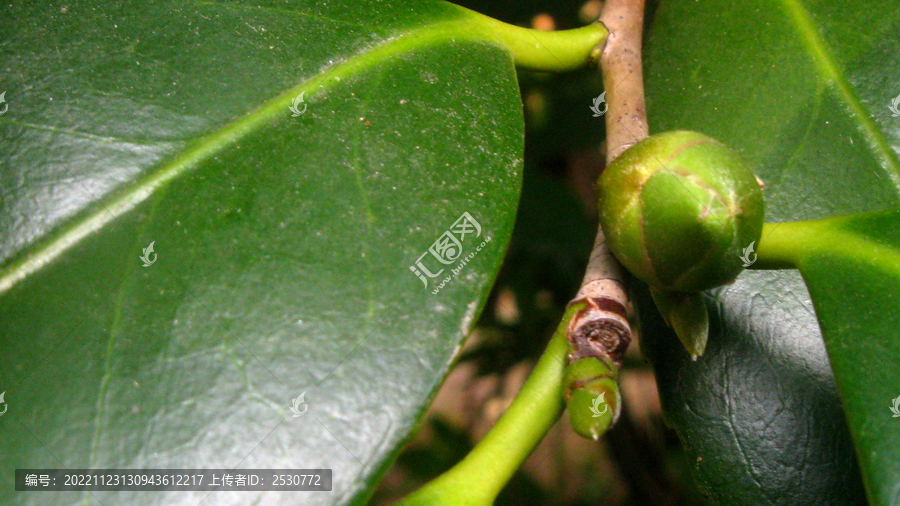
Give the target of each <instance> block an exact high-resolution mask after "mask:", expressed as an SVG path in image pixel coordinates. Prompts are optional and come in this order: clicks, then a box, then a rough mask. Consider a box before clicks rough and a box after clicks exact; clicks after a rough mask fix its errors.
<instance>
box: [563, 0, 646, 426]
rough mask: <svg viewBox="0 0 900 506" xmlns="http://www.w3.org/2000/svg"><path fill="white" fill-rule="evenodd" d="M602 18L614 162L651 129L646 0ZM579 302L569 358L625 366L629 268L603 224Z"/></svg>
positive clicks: (611, 5)
mask: <svg viewBox="0 0 900 506" xmlns="http://www.w3.org/2000/svg"><path fill="white" fill-rule="evenodd" d="M600 21H601V22H602V23H603V24H604V25H606V27H607V29H608V30H609V37H608V38H607V40H606V42H605V45H604V46H603V47H602V50H600V48H598V49H597V50H595V53H596V52H598V50H600V51H599V53H600V56H599V60H600V70H601V72H602V73H603V87H604V89H605V90H606V99H607V103H608V104H609V109H608V110H607V112H606V146H607V153H606V161H607V165H608V164H609V163H610V162H612V161H613V160H615V159H616V157H618V156H619V155H620V154H621V153H622V152H623V151H625V150H626V149H628V148H629V147H630V146H632V145H634V144H635V143H636V142H638V141H640V140H641V139H643V138H645V137H647V134H648V129H647V113H646V110H645V104H644V84H643V75H644V74H643V71H642V69H641V37H642V30H643V25H644V0H607V2H606V4H605V5H604V7H603V12H602V14H601V15H600ZM578 303H584V304H585V308H584V309H582V310H581V311H579V312H578V313H576V314H575V315H574V317H573V318H572V321H571V323H570V324H569V327H568V331H567V333H566V336H567V338H568V340H569V360H570V361H571V360H577V359H579V358H583V357H588V356H594V357H605V358H608V359H610V360H612V361H613V362H614V363H615V364H616V365H618V366H621V361H622V356H623V355H624V353H625V350H626V349H627V347H628V344H629V343H630V342H631V327H630V325H629V323H628V318H627V315H628V313H629V312H630V308H631V304H630V302H629V301H628V296H627V295H626V292H625V271H624V269H623V267H622V266H621V265H620V264H619V262H618V261H617V260H616V259H615V258H614V257H613V256H612V253H610V251H609V247H608V246H607V244H606V238H605V237H604V236H603V230H602V229H600V228H598V229H597V238H596V239H595V241H594V249H593V251H592V252H591V259H590V261H589V262H588V266H587V270H586V272H585V275H584V280H583V281H582V283H581V289H580V290H578V294H576V295H575V298H574V299H573V300H572V302H570V303H569V304H570V306H571V305H574V304H578ZM613 422H615V420H613Z"/></svg>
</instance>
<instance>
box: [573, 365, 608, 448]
mask: <svg viewBox="0 0 900 506" xmlns="http://www.w3.org/2000/svg"><path fill="white" fill-rule="evenodd" d="M618 377H619V371H618V368H617V367H616V365H615V364H613V362H612V361H611V360H609V359H607V358H604V357H584V358H580V359H578V360H575V361H573V362H571V363H570V364H569V365H568V366H567V367H566V372H565V378H564V380H563V381H564V382H565V385H566V390H565V398H566V405H567V407H568V409H569V421H570V422H571V423H572V428H573V429H574V430H575V432H576V433H578V434H579V435H581V436H582V437H586V438H588V439H593V440H595V441H596V440H597V439H599V438H600V436H602V435H603V434H604V433H605V432H606V431H607V429H609V427H610V426H611V425H613V424H614V423H616V420H618V419H619V414H620V412H621V410H622V395H621V393H620V392H619V384H618V383H617V380H618Z"/></svg>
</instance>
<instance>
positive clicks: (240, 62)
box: [0, 0, 533, 506]
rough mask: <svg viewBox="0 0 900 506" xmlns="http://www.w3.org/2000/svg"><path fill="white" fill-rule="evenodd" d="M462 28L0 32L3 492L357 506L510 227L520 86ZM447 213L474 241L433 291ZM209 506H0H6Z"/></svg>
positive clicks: (485, 283)
mask: <svg viewBox="0 0 900 506" xmlns="http://www.w3.org/2000/svg"><path fill="white" fill-rule="evenodd" d="M469 15H470V14H468V13H466V12H465V11H463V10H461V9H458V8H456V7H454V6H451V5H449V4H444V3H440V2H432V1H428V2H426V1H422V2H400V3H399V4H397V3H391V2H380V1H374V0H364V1H362V2H354V3H346V2H328V3H325V2H312V1H305V2H263V3H259V2H252V3H251V2H225V3H222V2H199V3H195V4H185V3H183V2H156V3H150V4H147V3H143V2H135V3H118V2H82V3H71V2H63V3H43V2H27V3H25V4H21V3H19V4H13V5H9V6H7V7H6V8H5V10H4V14H3V16H0V18H2V19H0V24H2V28H0V33H2V35H0V37H2V41H0V68H3V69H6V71H5V72H4V75H3V76H2V81H0V86H2V87H3V88H4V89H5V90H6V91H7V94H6V100H7V102H8V104H9V110H8V112H7V113H6V114H5V115H3V116H2V117H0V132H2V139H3V142H2V145H0V158H2V160H3V169H2V171H0V178H2V180H0V188H2V189H3V195H2V207H0V227H2V229H0V261H2V262H3V263H2V267H0V342H2V350H3V354H2V365H0V381H2V383H0V391H5V392H6V394H5V401H6V403H8V407H9V409H8V412H7V413H6V414H5V415H4V416H3V417H2V418H0V431H2V432H0V474H2V475H4V476H6V477H9V476H11V475H12V472H13V469H15V468H40V467H47V468H50V467H66V468H222V467H228V468H233V467H241V468H250V467H266V468H322V467H327V468H332V469H333V470H334V488H333V490H332V491H331V492H308V493H274V492H273V493H251V492H244V493H240V494H236V495H235V494H226V493H215V494H212V495H211V496H210V497H209V498H207V499H206V501H205V502H204V504H280V503H282V502H283V503H284V504H287V503H291V504H298V503H302V504H347V503H350V502H354V501H355V502H359V501H362V500H364V499H365V496H366V490H367V487H368V486H369V484H371V483H372V482H373V481H374V480H376V479H377V477H378V475H379V474H380V472H381V471H382V470H383V469H384V467H385V466H386V465H387V463H388V462H389V461H390V458H391V457H392V455H393V453H394V450H395V448H397V447H398V445H399V444H400V443H402V441H403V440H404V438H405V437H406V436H407V434H408V433H409V432H410V430H411V429H412V428H413V426H414V423H415V420H416V419H417V417H418V415H419V414H420V413H421V412H422V410H423V409H424V406H425V405H426V404H427V402H428V401H429V399H430V396H431V395H432V394H433V393H434V391H435V389H436V387H437V385H438V384H439V383H440V381H441V380H442V378H443V377H444V375H445V374H446V372H447V368H448V365H449V363H450V362H451V360H452V357H453V354H454V352H455V350H456V349H457V348H458V346H459V344H460V341H461V339H462V338H463V336H465V335H466V333H467V331H468V330H469V329H470V328H471V326H472V324H473V320H474V318H475V317H476V315H477V314H478V312H479V309H480V305H481V304H482V303H483V301H484V299H485V296H486V294H487V290H488V289H489V287H490V285H491V282H492V279H493V277H494V275H495V273H496V271H497V269H498V267H499V263H500V260H501V257H502V254H503V252H504V250H505V244H506V242H507V241H508V239H509V236H510V233H511V230H512V226H513V219H514V211H515V205H516V202H517V199H518V191H519V187H520V180H521V164H522V162H521V157H522V149H523V146H522V137H523V120H522V117H521V115H522V113H521V102H520V100H519V97H518V87H517V85H516V79H515V73H514V68H513V61H512V58H511V56H510V54H509V53H508V52H507V51H505V50H503V49H501V48H500V47H498V46H496V45H493V44H488V43H484V42H478V41H475V40H473V38H472V37H455V36H454V33H455V32H454V30H450V29H443V28H445V27H446V26H447V24H448V23H451V22H453V21H455V20H459V19H462V18H464V17H466V16H469ZM428 26H431V27H432V28H427V27H428ZM532 45H533V44H532ZM301 92H304V93H305V95H304V101H303V104H299V102H298V103H297V105H298V109H297V110H298V111H300V110H302V109H303V107H306V110H305V112H303V114H301V115H299V116H296V117H292V115H291V111H290V110H289V109H288V106H290V105H291V104H292V99H294V98H295V97H296V96H298V95H299V94H300V93H301ZM463 213H468V214H469V216H470V217H471V218H472V219H473V220H475V221H477V222H478V224H479V225H480V236H479V237H475V236H474V232H473V233H470V234H468V235H466V236H464V239H463V241H462V242H461V247H462V251H461V254H462V256H460V258H459V259H458V260H456V261H455V262H453V264H452V265H442V264H440V263H438V261H437V260H436V259H435V258H434V257H433V256H432V255H431V254H430V253H427V252H428V250H429V247H430V246H431V245H432V244H433V243H435V241H437V240H438V239H440V238H441V236H442V234H444V232H445V231H447V230H448V229H450V227H451V225H452V224H454V222H456V221H457V219H459V218H460V217H461V216H462V215H463ZM456 237H459V234H458V230H457V235H456ZM488 238H490V239H491V240H490V242H485V243H484V246H483V248H481V249H480V251H476V247H478V246H479V245H480V244H482V242H483V241H488ZM151 242H152V243H153V245H154V253H155V254H156V255H158V256H157V257H155V258H156V261H155V262H154V263H152V265H149V266H148V267H143V266H142V261H141V260H139V257H140V256H142V253H143V250H144V248H146V247H147V246H148V245H149V244H151ZM423 253H425V254H426V258H425V260H424V263H425V265H426V267H428V268H429V269H431V271H434V272H437V271H438V270H439V269H440V268H443V269H444V271H443V273H442V274H441V276H440V277H439V278H436V279H427V280H426V281H427V288H426V287H425V286H424V285H423V282H422V281H420V280H419V279H418V277H417V276H416V275H415V274H414V273H412V272H410V266H412V265H414V264H415V263H416V261H417V259H419V257H420V255H422V254H423ZM459 253H460V251H456V252H448V255H450V256H452V255H454V254H459ZM472 254H474V257H472V258H471V259H470V260H469V261H468V263H467V264H466V265H465V266H464V267H463V268H462V269H461V271H460V272H459V273H458V275H453V274H452V273H451V270H450V269H451V268H453V267H456V266H457V265H458V264H459V262H460V260H462V258H464V257H467V256H469V255H472ZM147 258H148V259H153V258H154V256H153V255H150V256H149V257H147ZM448 275H449V276H450V277H451V278H452V280H451V281H450V282H449V283H448V284H447V285H446V286H445V287H443V288H442V289H441V290H440V291H439V292H438V293H436V294H433V293H432V292H433V291H434V290H435V289H436V280H439V279H442V278H444V277H446V276H448ZM303 392H305V401H306V402H307V403H308V404H307V409H308V411H306V412H305V413H304V414H303V415H302V416H300V417H294V416H292V413H291V412H290V411H289V409H288V408H289V407H290V406H291V401H292V399H295V398H297V397H298V396H299V395H300V394H301V393H303ZM301 409H303V406H301ZM205 495H206V493H205V492H203V493H199V492H194V493H184V494H174V495H173V494H170V493H151V492H141V493H134V492H121V493H112V492H94V493H93V494H87V493H84V494H82V493H70V492H65V493H45V494H37V493H15V492H13V490H12V482H11V480H9V479H5V480H3V483H2V484H0V502H2V503H3V504H54V505H58V504H74V503H76V502H80V501H84V503H85V504H87V503H92V504H99V502H98V500H99V501H102V502H103V504H105V505H109V506H111V505H115V504H129V505H133V504H176V503H177V504H197V503H199V502H200V501H201V499H203V497H204V496H205Z"/></svg>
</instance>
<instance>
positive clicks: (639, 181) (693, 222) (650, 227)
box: [598, 131, 763, 292]
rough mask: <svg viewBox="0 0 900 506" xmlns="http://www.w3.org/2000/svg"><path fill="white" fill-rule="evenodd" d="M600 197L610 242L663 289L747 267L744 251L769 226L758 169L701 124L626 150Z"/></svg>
mask: <svg viewBox="0 0 900 506" xmlns="http://www.w3.org/2000/svg"><path fill="white" fill-rule="evenodd" d="M598 198H599V208H600V224H601V226H602V227H603V232H604V234H605V235H606V239H607V241H608V244H609V248H610V250H611V251H612V252H613V254H614V255H615V256H616V258H617V259H618V260H619V261H620V262H622V265H624V266H625V267H626V268H627V269H628V270H629V271H630V272H631V273H632V274H634V275H635V276H637V277H638V278H640V279H641V280H643V281H644V282H646V283H647V284H649V285H651V286H653V287H656V288H657V289H660V290H663V291H674V292H698V291H701V290H706V289H709V288H713V287H715V286H720V285H724V284H727V283H730V282H731V281H733V280H734V278H735V277H737V275H738V274H739V273H740V272H741V270H743V263H744V262H743V261H742V260H741V253H742V251H743V250H744V248H746V247H747V246H749V245H750V244H751V243H753V242H757V243H758V241H759V238H760V235H761V234H762V226H763V196H762V190H761V188H760V184H759V182H758V180H757V179H756V177H755V176H754V175H753V172H752V171H751V170H750V169H749V168H748V167H747V165H745V164H744V162H743V161H741V159H740V158H739V157H738V155H737V154H736V153H735V152H734V151H732V150H731V149H730V148H728V147H727V146H725V145H723V144H721V143H720V142H718V141H716V140H715V139H712V138H710V137H707V136H705V135H703V134H699V133H696V132H687V131H675V132H666V133H662V134H657V135H653V136H651V137H648V138H647V139H644V140H643V141H641V142H639V143H637V144H635V145H634V146H632V147H631V148H629V149H628V150H626V151H625V152H624V153H622V154H621V155H620V156H619V157H618V158H617V159H616V160H614V161H613V162H612V163H611V164H610V165H609V166H608V167H607V168H606V170H604V171H603V174H602V175H601V176H600V179H599V181H598Z"/></svg>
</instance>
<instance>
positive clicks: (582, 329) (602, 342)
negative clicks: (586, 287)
mask: <svg viewBox="0 0 900 506" xmlns="http://www.w3.org/2000/svg"><path fill="white" fill-rule="evenodd" d="M579 302H584V303H585V304H586V306H585V307H584V309H582V310H580V311H578V312H577V313H575V315H574V316H573V317H572V320H571V321H570V322H569V328H568V329H567V332H566V334H567V336H568V338H569V350H570V352H569V362H570V363H571V362H573V361H575V360H578V359H581V358H585V357H606V358H608V359H610V360H611V361H612V362H613V363H614V364H616V366H617V367H621V366H622V359H623V358H624V356H625V350H627V349H628V344H629V343H631V330H630V327H629V325H628V319H627V317H626V309H625V306H623V305H622V304H621V303H620V302H618V301H616V300H613V299H610V298H597V297H586V298H584V299H579V300H575V301H572V304H577V303H579Z"/></svg>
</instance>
